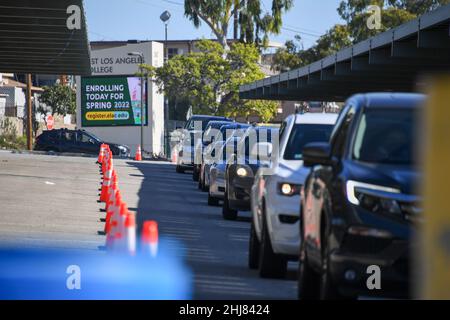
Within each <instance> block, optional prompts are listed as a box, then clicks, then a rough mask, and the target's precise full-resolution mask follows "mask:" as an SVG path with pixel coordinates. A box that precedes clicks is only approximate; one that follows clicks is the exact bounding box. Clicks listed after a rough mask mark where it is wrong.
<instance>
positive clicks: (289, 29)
mask: <svg viewBox="0 0 450 320" xmlns="http://www.w3.org/2000/svg"><path fill="white" fill-rule="evenodd" d="M183 2H184V1H183V0H85V10H86V15H87V23H88V31H89V40H90V41H101V40H105V41H112V40H163V39H164V25H163V23H162V22H161V21H160V19H159V16H160V14H161V13H162V12H163V11H165V10H169V12H170V13H171V15H172V17H171V19H170V23H169V29H168V30H169V31H168V38H169V40H184V39H199V38H214V35H213V34H212V33H211V31H210V29H209V28H208V27H207V26H206V25H203V26H201V27H200V28H198V29H197V28H195V27H194V25H193V24H192V22H191V21H189V19H187V18H186V17H185V16H184V7H183ZM340 2H341V0H294V8H292V9H291V10H290V11H289V12H288V13H287V14H285V15H284V17H283V30H282V33H281V34H280V35H271V37H270V40H272V41H275V42H279V43H284V42H285V41H286V40H290V39H293V38H294V36H295V35H296V34H300V35H301V36H302V38H303V45H304V46H305V48H308V47H310V46H311V45H313V44H314V43H315V41H316V40H317V38H318V37H319V36H320V35H322V34H324V33H325V32H326V31H327V30H328V29H329V28H331V27H332V26H333V25H334V24H336V23H341V22H342V21H341V19H340V17H339V15H338V13H337V11H336V9H337V7H338V5H339V3H340ZM271 4H272V0H263V10H267V11H268V10H270V9H271ZM232 33H233V29H232V27H231V28H230V29H229V37H231V36H232Z"/></svg>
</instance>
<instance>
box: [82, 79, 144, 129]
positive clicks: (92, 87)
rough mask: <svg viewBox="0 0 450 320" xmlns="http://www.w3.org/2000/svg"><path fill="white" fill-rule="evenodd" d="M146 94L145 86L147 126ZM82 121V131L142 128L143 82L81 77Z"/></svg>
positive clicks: (138, 80)
mask: <svg viewBox="0 0 450 320" xmlns="http://www.w3.org/2000/svg"><path fill="white" fill-rule="evenodd" d="M146 91H147V90H146V87H145V85H144V115H143V118H144V125H147V105H146V103H145V100H146V97H147V93H146ZM81 117H82V120H81V124H82V126H83V127H101V126H140V125H141V81H140V78H138V77H126V76H114V77H82V78H81Z"/></svg>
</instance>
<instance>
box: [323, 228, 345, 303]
mask: <svg viewBox="0 0 450 320" xmlns="http://www.w3.org/2000/svg"><path fill="white" fill-rule="evenodd" d="M322 239H324V240H325V241H324V243H323V244H322V248H323V253H322V274H321V276H320V281H319V282H320V285H319V288H320V292H319V297H320V300H342V299H345V297H344V296H342V295H341V294H340V293H339V291H338V288H337V287H336V286H335V285H334V284H333V281H332V278H331V274H330V254H329V248H328V237H327V236H326V235H324V234H323V235H322Z"/></svg>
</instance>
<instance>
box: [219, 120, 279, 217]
mask: <svg viewBox="0 0 450 320" xmlns="http://www.w3.org/2000/svg"><path fill="white" fill-rule="evenodd" d="M272 139H277V140H278V139H279V129H278V128H273V127H250V128H248V129H247V131H246V132H245V134H244V135H243V136H242V138H241V139H240V140H239V143H238V145H237V148H236V150H234V151H235V153H234V154H233V155H232V156H231V159H230V163H229V164H228V165H227V168H226V172H225V195H224V200H223V207H222V216H223V218H224V219H225V220H236V219H237V217H238V211H239V210H241V211H249V210H250V193H251V189H252V186H253V182H254V181H255V175H256V172H257V171H258V169H259V168H260V167H261V166H269V164H270V157H271V153H272V152H271V151H269V150H266V152H264V151H262V150H259V149H260V147H259V146H258V145H259V144H260V143H268V144H270V145H272V141H273V140H272ZM276 145H278V143H276ZM255 148H257V149H258V150H257V151H258V154H257V155H256V157H254V155H253V154H252V152H253V150H254V149H255ZM259 153H261V154H259ZM264 153H266V155H265V156H264V157H263V154H264Z"/></svg>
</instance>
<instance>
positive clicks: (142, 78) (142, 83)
mask: <svg viewBox="0 0 450 320" xmlns="http://www.w3.org/2000/svg"><path fill="white" fill-rule="evenodd" d="M128 55H129V56H135V57H140V58H141V65H140V66H139V72H140V73H141V149H142V152H143V151H144V120H145V119H144V114H145V109H144V69H143V68H142V63H144V54H143V53H142V52H130V53H128Z"/></svg>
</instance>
